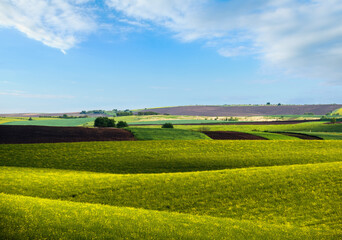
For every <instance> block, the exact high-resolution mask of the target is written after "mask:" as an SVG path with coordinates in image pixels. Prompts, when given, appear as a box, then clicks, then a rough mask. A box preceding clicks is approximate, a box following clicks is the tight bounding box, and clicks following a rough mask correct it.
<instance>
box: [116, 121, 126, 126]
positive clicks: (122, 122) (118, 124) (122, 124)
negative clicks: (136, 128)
mask: <svg viewBox="0 0 342 240" xmlns="http://www.w3.org/2000/svg"><path fill="white" fill-rule="evenodd" d="M116 127H117V128H124V127H128V124H127V123H126V122H124V121H119V122H118V123H117V124H116Z"/></svg>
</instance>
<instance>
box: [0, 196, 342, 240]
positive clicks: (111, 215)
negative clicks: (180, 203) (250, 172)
mask: <svg viewBox="0 0 342 240" xmlns="http://www.w3.org/2000/svg"><path fill="white" fill-rule="evenodd" d="M66 213H67V214H66ZM0 217H1V220H2V221H0V238H2V239H113V237H114V236H115V239H213V240H214V239H310V240H311V239H338V238H339V235H338V234H336V233H335V234H334V233H331V232H327V231H325V232H323V231H317V230H312V229H310V228H296V227H291V226H277V225H269V224H261V223H256V222H251V221H238V220H234V219H226V218H214V217H208V216H201V217H199V216H193V215H188V214H178V213H167V212H158V211H148V210H143V209H132V208H121V207H113V206H105V205H99V204H86V203H74V202H68V201H58V200H49V199H41V198H31V197H23V196H16V195H7V194H0Z"/></svg>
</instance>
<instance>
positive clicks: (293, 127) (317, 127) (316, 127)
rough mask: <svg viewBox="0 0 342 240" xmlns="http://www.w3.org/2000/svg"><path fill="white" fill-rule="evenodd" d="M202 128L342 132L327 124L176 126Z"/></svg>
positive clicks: (338, 125) (247, 130)
mask: <svg viewBox="0 0 342 240" xmlns="http://www.w3.org/2000/svg"><path fill="white" fill-rule="evenodd" d="M201 127H207V128H209V129H210V130H211V131H238V132H249V131H270V132H280V131H283V132H286V131H302V132H310V131H311V132H342V124H340V123H336V124H326V123H325V122H308V123H297V124H284V125H202V126H195V125H193V126H192V125H181V126H178V125H177V126H175V128H179V129H191V130H198V129H200V128H201Z"/></svg>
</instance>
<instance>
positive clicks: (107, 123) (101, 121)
mask: <svg viewBox="0 0 342 240" xmlns="http://www.w3.org/2000/svg"><path fill="white" fill-rule="evenodd" d="M94 126H95V127H115V121H114V119H109V118H108V117H98V118H96V119H95V122H94Z"/></svg>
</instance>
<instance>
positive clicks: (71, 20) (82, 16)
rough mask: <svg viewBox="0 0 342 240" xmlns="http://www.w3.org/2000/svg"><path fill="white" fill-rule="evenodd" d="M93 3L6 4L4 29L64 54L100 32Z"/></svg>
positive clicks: (6, 0) (1, 12)
mask: <svg viewBox="0 0 342 240" xmlns="http://www.w3.org/2000/svg"><path fill="white" fill-rule="evenodd" d="M90 1H91V0H50V1H46V0H2V1H0V27H7V28H15V29H17V30H19V31H20V32H23V33H24V34H26V36H27V37H29V38H32V39H35V40H37V41H40V42H42V43H44V44H45V45H47V46H49V47H53V48H57V49H60V50H61V51H62V52H63V53H64V54H65V53H66V51H67V50H68V49H70V48H72V47H74V46H75V45H76V44H77V43H78V42H80V41H81V39H82V36H83V35H84V34H87V33H89V32H91V31H93V30H94V29H95V28H96V24H95V21H94V19H93V15H92V13H91V11H90V10H89V8H88V7H87V3H88V2H90Z"/></svg>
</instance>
